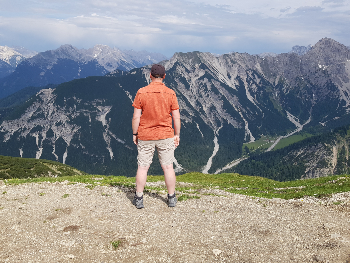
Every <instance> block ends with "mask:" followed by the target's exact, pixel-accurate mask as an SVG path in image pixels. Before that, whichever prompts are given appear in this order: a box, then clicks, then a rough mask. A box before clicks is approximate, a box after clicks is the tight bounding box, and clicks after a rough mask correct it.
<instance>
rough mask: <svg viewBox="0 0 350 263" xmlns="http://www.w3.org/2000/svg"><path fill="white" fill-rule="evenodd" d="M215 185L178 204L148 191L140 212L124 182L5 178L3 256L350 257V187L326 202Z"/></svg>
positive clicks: (0, 230) (0, 195)
mask: <svg viewBox="0 0 350 263" xmlns="http://www.w3.org/2000/svg"><path fill="white" fill-rule="evenodd" d="M211 192H212V193H213V194H215V195H204V194H203V195H201V198H200V199H189V200H186V201H183V202H179V203H178V205H177V207H175V208H173V209H171V208H168V207H167V205H166V203H165V202H166V200H165V196H158V195H156V194H150V195H146V196H145V209H142V210H137V209H136V208H135V207H134V206H133V205H132V204H131V199H132V197H133V193H131V192H130V191H128V190H127V189H118V188H116V187H95V188H94V189H92V190H90V189H88V188H86V187H85V185H83V184H76V185H68V184H67V183H53V184H50V183H41V184H22V185H19V186H7V185H0V262H191V263H192V262H264V263H265V262H273V263H275V262H331V263H336V262H339V263H345V262H350V216H349V215H350V193H344V194H338V195H336V196H334V198H333V199H330V200H328V201H327V200H325V202H328V203H330V204H331V205H325V204H320V203H319V200H316V199H311V198H310V199H308V200H290V201H285V200H280V199H272V200H266V199H259V198H256V199H253V198H250V197H247V196H243V195H237V194H228V193H224V192H220V191H215V190H212V191H211ZM221 194H224V195H222V196H220V195H221ZM334 200H341V201H342V204H338V205H334V204H333V202H334ZM118 240H119V241H121V244H120V246H119V247H118V248H117V249H114V248H113V246H112V245H111V242H112V241H118Z"/></svg>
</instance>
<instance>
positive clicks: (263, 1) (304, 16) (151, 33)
mask: <svg viewBox="0 0 350 263" xmlns="http://www.w3.org/2000/svg"><path fill="white" fill-rule="evenodd" d="M349 28H350V1H349V0H286V1H281V0H244V1H232V0H231V1H226V0H215V1H209V0H192V1H187V0H180V1H171V0H170V1H160V0H154V1H142V0H128V1H125V0H124V1H120V0H113V1H112V0H84V1H83V0H69V1H67V0H0V46H5V45H7V46H23V47H26V48H28V49H31V50H35V51H39V52H41V51H45V50H49V49H56V48H58V47H59V46H60V45H63V44H72V45H73V46H75V47H77V48H90V47H93V46H94V45H96V44H105V45H109V46H111V47H117V48H120V49H134V50H138V51H139V50H147V51H151V52H160V53H163V54H164V55H166V56H169V57H170V56H172V55H173V54H174V53H175V52H189V51H203V52H212V53H217V54H223V53H228V52H247V53H250V54H259V53H262V52H274V53H282V52H288V51H290V50H291V48H292V47H293V46H294V45H303V46H307V45H309V44H311V45H313V44H315V43H316V42H317V41H318V40H320V39H321V38H323V37H330V38H333V39H335V40H336V41H338V42H340V43H342V44H344V45H347V46H350V34H349V31H350V30H349Z"/></svg>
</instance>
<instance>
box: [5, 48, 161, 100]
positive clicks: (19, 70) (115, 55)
mask: <svg viewBox="0 0 350 263" xmlns="http://www.w3.org/2000/svg"><path fill="white" fill-rule="evenodd" d="M19 51H20V52H22V53H19ZM165 59H166V57H165V56H164V55H162V54H158V53H150V52H147V51H133V50H126V51H121V50H119V49H118V48H111V47H109V46H106V45H96V46H94V47H93V48H90V49H87V50H85V49H78V48H75V47H73V46H72V45H63V46H61V47H59V48H58V49H56V50H48V51H45V52H40V53H37V54H36V53H34V52H29V51H26V50H24V49H22V50H20V49H16V50H15V49H11V48H8V47H0V99H1V98H4V97H7V96H9V95H11V94H13V93H15V92H17V91H19V90H21V89H23V88H26V87H30V86H32V87H44V86H46V85H48V84H60V83H63V82H67V81H70V80H73V79H78V78H85V77H88V76H103V75H105V74H107V73H109V72H112V71H114V70H122V71H128V70H131V69H133V68H137V67H142V66H144V65H148V64H152V63H156V62H159V61H161V60H165Z"/></svg>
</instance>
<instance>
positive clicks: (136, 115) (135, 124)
mask: <svg viewBox="0 0 350 263" xmlns="http://www.w3.org/2000/svg"><path fill="white" fill-rule="evenodd" d="M141 114H142V110H141V109H137V108H134V115H133V117H132V133H133V134H137V130H138V129H139V125H140V118H141ZM132 140H133V141H134V143H135V144H136V145H137V135H133V136H132Z"/></svg>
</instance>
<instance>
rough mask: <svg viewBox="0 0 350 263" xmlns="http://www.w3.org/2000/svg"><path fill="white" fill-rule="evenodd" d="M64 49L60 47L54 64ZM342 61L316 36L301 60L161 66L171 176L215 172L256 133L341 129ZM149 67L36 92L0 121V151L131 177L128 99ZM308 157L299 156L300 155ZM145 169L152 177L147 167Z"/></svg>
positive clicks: (212, 60)
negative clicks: (176, 106)
mask: <svg viewBox="0 0 350 263" xmlns="http://www.w3.org/2000/svg"><path fill="white" fill-rule="evenodd" d="M67 48H68V47H67ZM69 50H72V49H71V48H70V47H69V48H68V49H67V50H66V51H65V50H61V51H60V52H61V54H60V58H59V59H65V58H66V57H65V56H68V55H67V54H68V53H69V52H70V51H69ZM73 51H74V50H73ZM89 52H91V54H94V52H97V51H91V50H90V51H89ZM104 52H107V51H104V50H103V48H101V53H103V54H106V55H105V56H104V57H105V58H106V61H107V59H110V56H109V55H108V52H107V53H104ZM50 56H51V55H50V54H46V55H45V56H43V57H42V59H48V58H49V57H50ZM69 56H70V55H69ZM349 57H350V51H349V49H348V48H347V47H345V46H343V45H341V44H340V43H337V42H336V41H334V40H332V39H322V40H320V41H319V42H318V43H317V44H316V45H314V46H313V47H311V49H310V50H309V51H308V52H307V53H306V54H304V55H302V56H299V55H298V54H296V53H290V54H279V55H277V56H275V57H271V56H267V57H261V56H258V55H249V54H246V53H245V54H240V53H231V54H225V55H221V56H215V55H212V54H210V53H201V52H191V53H177V54H175V55H174V56H173V57H172V58H171V59H170V60H167V61H163V62H162V63H163V64H164V65H165V68H166V71H167V76H166V79H165V82H166V85H167V86H169V87H170V88H172V89H174V90H175V92H176V94H177V96H178V100H179V103H180V107H181V115H182V122H183V129H182V143H183V144H182V145H183V146H182V147H183V148H182V147H180V148H179V149H178V150H177V156H176V158H177V169H178V171H180V170H181V169H182V171H193V170H197V171H203V172H210V173H213V172H215V171H217V170H220V169H222V168H223V167H226V165H227V164H228V163H230V162H232V161H233V160H236V159H239V158H240V157H241V155H242V143H243V142H253V141H255V140H256V139H257V138H259V137H260V136H261V135H263V134H264V135H274V136H284V137H287V136H289V135H291V134H294V133H296V132H299V131H302V130H303V129H314V130H315V129H316V130H320V129H323V130H330V129H332V128H334V127H337V126H341V125H344V124H347V123H349V120H348V111H349V102H350V101H349V94H350V82H349V79H350V72H349V69H348V68H349V66H350V65H349ZM76 59H77V60H78V59H80V57H79V56H78V57H77V58H76ZM106 63H108V62H106ZM149 70H150V68H149V67H144V68H139V69H135V70H131V71H130V72H129V73H127V74H124V75H120V74H119V75H118V76H116V75H114V74H109V75H107V76H106V77H101V78H98V79H96V78H88V79H85V80H76V81H73V82H69V83H65V84H62V85H60V86H58V87H57V88H56V89H55V90H53V91H42V92H41V93H39V94H37V96H36V97H35V98H33V100H32V101H31V102H28V103H27V104H26V105H23V106H22V109H21V110H17V111H16V112H15V113H13V114H12V115H7V120H6V121H3V122H2V123H1V125H0V136H1V138H2V145H1V150H0V153H1V154H7V155H13V156H18V155H21V156H23V157H37V158H39V157H40V158H47V159H54V160H59V161H61V162H65V163H67V164H70V165H72V166H75V167H77V168H78V169H81V170H85V171H88V172H96V173H107V174H108V173H118V169H119V171H121V170H122V171H128V169H129V170H130V166H129V167H128V165H127V164H128V162H129V161H130V163H131V162H134V160H133V158H135V149H133V145H132V144H130V141H131V139H130V138H129V137H128V136H129V134H130V133H131V132H130V130H131V128H130V127H129V126H130V120H131V116H132V111H133V109H132V107H131V101H132V99H133V97H134V95H135V94H136V92H137V90H138V89H139V88H141V87H143V86H145V85H147V83H148V81H149V79H148V76H149ZM45 74H46V73H45ZM68 87H69V88H68ZM116 92H117V93H116ZM97 98H98V100H97ZM35 105H36V106H35ZM39 105H40V106H39ZM34 109H35V111H34ZM34 112H38V113H35V114H34ZM48 113H50V114H48ZM121 115H123V116H122V117H121ZM69 134H70V135H69ZM123 142H124V143H123ZM29 145H31V147H30V146H29ZM21 149H22V150H21ZM58 149H59V150H58ZM315 149H316V148H315ZM317 149H318V148H317ZM320 149H321V148H320ZM270 150H273V148H271V149H270ZM312 151H313V150H312ZM312 151H311V150H310V151H309V152H308V150H306V151H305V156H306V155H311V152H312ZM322 151H323V150H322ZM319 155H320V156H321V154H319ZM305 158H306V157H305ZM320 158H321V157H320ZM132 160H133V161H132ZM317 162H318V161H310V165H309V166H308V167H309V169H308V170H307V172H305V174H304V175H303V176H304V177H309V176H313V171H316V170H317ZM327 162H328V161H327ZM313 163H314V164H313ZM158 168H159V167H158ZM333 170H334V169H333ZM153 171H158V172H159V170H157V168H156V167H155V168H154V170H153ZM326 173H327V172H326V171H325V172H324V174H326Z"/></svg>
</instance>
